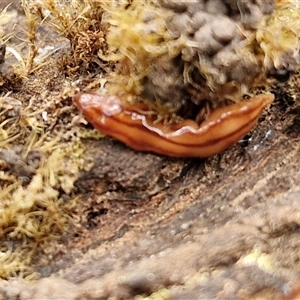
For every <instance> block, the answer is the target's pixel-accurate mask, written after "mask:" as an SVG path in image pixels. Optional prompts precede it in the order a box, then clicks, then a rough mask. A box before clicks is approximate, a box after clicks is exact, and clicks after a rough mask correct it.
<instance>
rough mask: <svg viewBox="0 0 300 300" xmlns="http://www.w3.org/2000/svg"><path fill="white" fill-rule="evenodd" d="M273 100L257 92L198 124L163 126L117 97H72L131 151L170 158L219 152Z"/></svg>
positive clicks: (95, 123)
mask: <svg viewBox="0 0 300 300" xmlns="http://www.w3.org/2000/svg"><path fill="white" fill-rule="evenodd" d="M273 100H274V95H272V94H260V95H257V96H255V97H253V98H250V99H248V100H246V101H241V102H239V103H235V104H232V105H228V106H225V107H222V108H217V109H216V110H215V111H213V112H212V113H211V114H210V116H209V117H208V118H207V119H206V120H205V121H203V122H202V123H201V124H200V125H198V124H197V123H196V122H195V121H193V120H183V121H182V122H180V123H176V124H172V125H165V124H164V123H163V121H160V122H155V118H154V117H153V116H151V115H146V114H143V113H142V112H141V110H140V106H139V105H138V104H137V105H132V106H130V107H126V106H124V105H123V104H122V103H121V100H120V98H118V97H117V96H113V95H99V94H93V93H80V94H78V95H76V96H75V97H74V102H75V104H76V105H77V106H78V108H79V109H80V110H81V111H82V112H83V114H84V116H85V118H86V119H87V120H88V121H89V122H90V123H91V124H92V125H93V126H94V127H95V128H96V129H97V130H99V131H100V132H102V133H104V134H107V135H109V136H112V137H114V138H116V139H118V140H120V141H122V142H123V143H125V144H126V145H128V146H129V147H131V148H133V149H135V150H140V151H150V152H155V153H159V154H164V155H169V156H174V157H208V156H212V155H215V154H217V153H220V152H222V151H223V150H225V149H227V148H228V147H230V146H232V145H233V144H235V143H236V142H237V141H239V140H240V139H241V138H242V137H243V136H244V135H245V134H246V133H248V132H249V131H250V130H251V129H252V127H253V126H254V125H255V123H256V122H257V119H258V118H259V116H260V114H261V112H262V110H263V109H264V108H265V106H266V105H268V104H269V103H271V102H272V101H273Z"/></svg>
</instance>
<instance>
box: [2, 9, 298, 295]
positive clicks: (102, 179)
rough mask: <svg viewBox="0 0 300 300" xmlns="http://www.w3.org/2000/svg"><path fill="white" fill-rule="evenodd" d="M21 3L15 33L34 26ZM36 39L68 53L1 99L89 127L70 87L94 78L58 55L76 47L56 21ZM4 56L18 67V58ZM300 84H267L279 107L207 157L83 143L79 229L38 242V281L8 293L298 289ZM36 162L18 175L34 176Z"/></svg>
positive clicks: (74, 126) (19, 282) (12, 84)
mask: <svg viewBox="0 0 300 300" xmlns="http://www.w3.org/2000/svg"><path fill="white" fill-rule="evenodd" d="M1 5H2V4H1ZM16 8H18V3H16V4H15V6H12V7H11V10H12V11H16V13H17V17H16V18H15V19H14V22H8V23H6V24H5V25H4V26H5V27H4V28H5V29H4V30H6V32H8V31H9V30H12V27H13V24H15V23H18V24H19V25H20V24H23V23H24V24H25V23H26V18H25V16H24V15H23V14H22V10H20V9H18V10H16ZM24 26H25V25H24ZM38 35H39V37H43V38H41V39H39V41H43V43H44V44H43V45H40V46H39V47H40V48H42V47H43V46H45V45H53V46H54V48H57V45H60V46H59V49H58V50H57V51H56V52H54V53H53V54H52V55H51V61H50V63H49V65H46V66H45V67H42V68H40V69H39V70H37V71H35V72H32V73H31V74H28V76H27V77H26V78H22V79H20V80H16V78H15V79H12V78H10V79H9V81H8V83H6V84H4V85H3V87H2V90H1V94H2V96H3V95H5V94H6V92H7V91H8V87H9V90H10V92H11V93H10V95H9V97H11V98H14V99H17V100H19V101H21V102H22V105H23V106H26V105H27V104H28V103H29V102H30V100H32V99H35V110H38V109H43V110H45V111H47V112H48V119H47V121H45V128H46V129H45V130H46V131H47V130H49V131H50V129H51V128H53V127H54V126H55V127H56V128H60V129H64V133H68V132H70V134H73V133H74V131H75V132H77V131H79V130H80V128H81V129H82V127H84V126H86V127H87V128H88V125H84V124H81V123H76V122H74V117H75V118H76V116H77V115H79V114H80V113H79V111H78V110H77V109H76V107H75V106H74V105H73V104H72V99H71V97H64V98H63V95H64V93H65V84H66V82H75V81H76V80H78V79H80V80H81V85H82V86H83V85H84V82H85V81H87V82H88V81H89V76H90V75H88V74H84V73H83V72H82V73H81V70H78V72H73V73H71V75H70V74H69V73H68V72H66V70H64V71H65V72H63V70H62V68H61V64H60V63H58V62H59V61H61V59H62V57H64V56H65V55H69V53H70V49H69V47H70V46H69V43H68V41H67V40H66V39H64V38H62V37H61V36H59V35H58V34H57V33H56V32H55V31H54V30H53V28H50V27H47V26H46V25H44V26H41V27H39V28H38ZM10 43H12V44H13V43H16V44H18V45H20V40H18V39H16V38H12V39H11V40H10ZM5 63H7V64H8V65H9V64H13V58H12V57H11V56H9V57H8V59H7V60H6V61H5ZM299 81H300V75H299V73H295V74H292V75H291V77H290V78H289V79H288V80H287V81H284V82H280V81H273V82H271V83H270V86H261V87H260V88H258V89H257V91H256V92H263V91H264V90H268V91H271V92H272V93H274V94H275V96H276V99H275V101H274V103H272V105H271V106H270V107H269V108H268V109H266V110H265V111H264V112H263V114H262V116H261V117H260V119H259V122H258V125H257V126H256V127H255V129H254V130H253V131H251V132H250V133H249V134H248V135H247V136H246V137H245V138H244V140H243V141H240V142H239V143H238V144H236V145H235V146H233V147H231V148H230V149H228V150H227V151H225V152H224V153H222V154H219V155H216V156H214V157H212V158H209V159H175V158H169V157H164V156H159V155H154V154H150V153H139V152H135V151H133V150H131V149H129V148H127V147H126V146H124V145H123V144H121V143H119V142H118V141H116V140H114V139H111V138H108V137H105V138H101V139H94V138H90V139H85V141H84V143H85V145H86V152H85V153H84V156H85V157H86V158H89V159H90V160H91V161H92V162H93V167H92V168H91V169H90V170H89V171H81V173H80V175H79V177H78V179H77V181H76V182H75V186H74V190H73V192H74V193H75V194H76V196H80V199H81V201H79V202H76V209H75V212H74V215H73V218H74V219H75V220H77V222H74V224H76V226H75V225H73V226H70V227H69V228H68V230H67V231H66V232H64V233H63V235H62V236H61V237H60V238H59V239H56V240H54V241H52V243H51V244H49V245H48V246H47V248H44V249H38V251H37V252H36V254H35V257H34V258H33V262H32V264H33V266H34V268H35V269H36V272H37V273H38V279H37V280H35V281H28V280H25V279H22V278H18V277H16V278H10V279H5V280H2V281H1V282H0V299H10V300H12V299H68V300H71V299H108V298H110V297H111V298H110V299H144V298H146V297H147V296H149V297H150V295H151V298H149V299H279V298H281V297H283V295H287V294H289V293H290V292H291V289H292V287H293V286H294V284H296V283H297V281H298V280H299V278H300V273H299V268H300V252H299V243H300V242H299V241H300V218H299V215H300V208H299V203H298V202H299V199H300V173H299V167H298V162H297V161H298V158H299V157H300V139H299V128H300V119H299V109H300V106H299V99H300V98H299V97H300V95H299V88H298V86H299ZM79 87H80V86H79ZM19 143H20V144H22V141H19ZM30 167H32V166H30ZM28 168H29V167H28ZM28 168H26V167H25V169H24V168H23V169H21V171H20V169H18V170H16V171H15V173H20V172H21V173H22V172H25V174H26V176H27V177H30V174H31V173H30V170H29V169H28ZM26 172H27V173H26ZM22 174H23V173H22ZM66 199H67V198H66ZM67 201H68V199H67ZM139 295H140V296H139ZM143 297H144V298H143ZM295 297H296V296H295Z"/></svg>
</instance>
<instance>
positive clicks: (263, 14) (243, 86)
mask: <svg viewBox="0 0 300 300" xmlns="http://www.w3.org/2000/svg"><path fill="white" fill-rule="evenodd" d="M125 2H126V3H125V4H123V5H115V3H113V2H110V3H111V6H108V5H107V6H106V7H105V6H104V8H103V9H104V10H105V11H106V13H105V14H104V18H103V22H106V23H107V24H109V28H108V33H107V35H106V40H107V43H108V48H109V50H110V51H109V52H112V53H113V54H114V55H112V54H111V53H110V54H109V55H107V56H105V55H102V54H101V55H100V57H101V58H102V59H103V60H105V59H107V60H115V61H119V63H120V64H119V68H117V69H116V73H115V74H114V75H115V77H114V76H110V77H109V80H110V81H112V82H115V83H116V85H112V86H108V88H109V90H110V91H111V92H116V91H121V92H128V93H132V94H134V95H141V96H142V98H144V99H148V100H152V101H153V100H159V101H162V102H164V103H165V104H167V105H171V106H173V107H178V106H179V107H180V106H181V105H182V103H186V101H189V100H191V101H193V102H195V103H201V101H204V102H207V101H210V102H212V105H213V106H218V105H219V103H220V102H222V101H223V100H224V99H226V98H227V99H230V100H234V101H236V100H239V99H241V97H242V95H243V94H244V93H247V92H248V91H249V89H250V88H252V87H254V86H256V85H263V84H265V83H266V81H267V75H268V74H269V73H274V72H275V73H276V71H277V70H278V69H279V70H282V69H286V70H287V71H293V70H295V69H296V68H297V65H298V63H299V58H298V43H299V26H298V24H299V10H298V9H297V7H296V4H294V2H292V1H279V2H278V1H275V0H274V1H272V0H270V1H266V2H262V3H260V4H259V3H257V4H254V3H248V4H247V3H246V4H243V5H245V7H244V9H242V8H241V7H239V6H238V5H236V11H235V10H234V8H235V6H234V3H235V2H236V1H232V3H233V4H232V8H230V9H229V8H228V7H225V5H224V7H223V6H222V5H221V4H220V5H221V7H215V6H213V4H211V6H209V7H208V4H209V3H213V1H208V2H209V3H206V1H202V2H201V1H199V3H189V2H186V3H182V2H178V3H177V2H172V4H170V3H168V2H167V1H163V0H158V1H151V0H147V1H137V0H133V1H125ZM205 3H206V4H205ZM218 3H219V2H218ZM197 5H198V6H197ZM258 12H259V13H258ZM183 100H185V101H183Z"/></svg>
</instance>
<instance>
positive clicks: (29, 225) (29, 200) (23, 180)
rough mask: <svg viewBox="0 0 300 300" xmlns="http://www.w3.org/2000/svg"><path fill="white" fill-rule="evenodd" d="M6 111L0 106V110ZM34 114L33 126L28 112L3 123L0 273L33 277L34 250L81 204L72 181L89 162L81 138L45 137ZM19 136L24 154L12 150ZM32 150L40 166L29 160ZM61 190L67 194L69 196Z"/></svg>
mask: <svg viewBox="0 0 300 300" xmlns="http://www.w3.org/2000/svg"><path fill="white" fill-rule="evenodd" d="M4 113H5V110H3V109H1V105H0V115H2V117H3V115H4ZM25 115H26V114H25ZM30 118H31V120H30V122H29V123H30V124H35V125H34V126H32V125H28V120H26V117H23V118H21V119H19V121H17V122H16V121H14V120H13V119H14V118H9V117H7V118H6V119H5V120H4V121H2V123H1V124H0V132H1V133H2V136H6V138H5V139H3V140H2V143H1V144H2V145H1V149H0V199H1V202H0V214H1V218H0V238H1V248H0V278H8V277H15V276H21V277H32V276H34V274H35V273H34V269H33V268H32V267H31V261H32V259H33V257H34V254H35V253H36V250H38V249H41V247H45V248H46V247H47V245H48V246H49V245H50V244H49V243H50V242H51V240H53V239H56V238H59V237H60V236H61V235H62V234H63V233H64V232H65V231H66V229H67V228H68V225H69V224H70V221H71V215H72V210H73V209H74V206H75V205H76V203H77V200H76V196H75V195H74V193H73V184H74V182H75V180H76V179H77V177H78V174H79V170H81V169H82V170H83V169H87V168H88V167H89V165H88V164H86V161H85V160H84V158H83V157H84V156H83V153H84V147H83V145H82V144H81V143H80V141H79V139H78V140H72V141H69V142H65V143H62V142H59V139H54V140H53V141H48V142H47V141H46V136H45V134H44V133H43V132H42V131H41V130H40V129H41V127H40V123H39V121H38V118H36V119H35V120H33V119H34V118H35V117H34V116H31V117H30ZM33 121H35V122H33ZM12 124H13V125H14V126H12ZM13 128H14V130H13ZM17 132H19V134H17ZM28 132H31V134H29V135H27V133H28ZM16 136H17V137H18V138H19V139H20V140H22V141H25V142H26V143H27V144H26V145H25V146H24V147H22V148H23V151H22V152H21V153H20V154H16V152H15V151H14V150H13V149H16V148H17V147H18V146H17V143H14V142H16V138H15V137H16ZM25 136H27V139H26V138H25ZM34 152H36V153H38V155H35V157H38V160H39V162H38V165H39V166H38V167H36V168H33V167H31V164H34V163H33V162H30V161H27V162H26V160H25V158H26V157H28V156H30V153H34ZM12 159H14V161H13V160H12ZM63 195H68V197H67V198H68V200H67V201H66V197H63Z"/></svg>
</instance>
